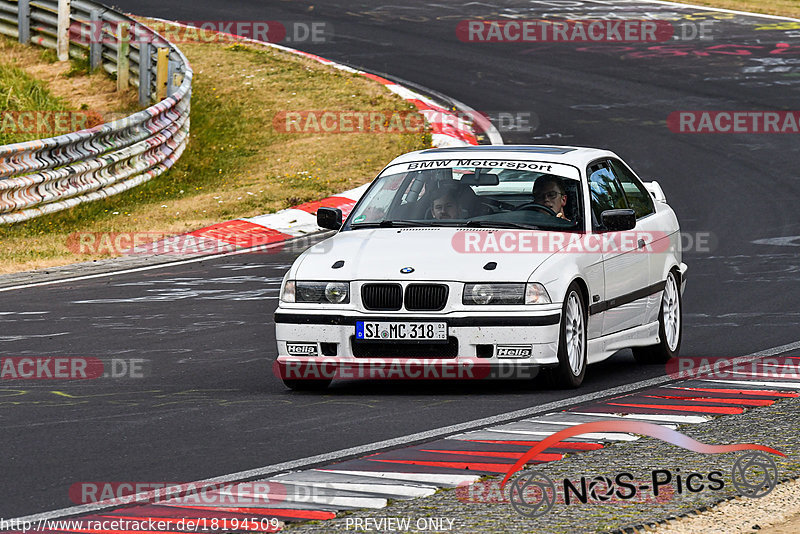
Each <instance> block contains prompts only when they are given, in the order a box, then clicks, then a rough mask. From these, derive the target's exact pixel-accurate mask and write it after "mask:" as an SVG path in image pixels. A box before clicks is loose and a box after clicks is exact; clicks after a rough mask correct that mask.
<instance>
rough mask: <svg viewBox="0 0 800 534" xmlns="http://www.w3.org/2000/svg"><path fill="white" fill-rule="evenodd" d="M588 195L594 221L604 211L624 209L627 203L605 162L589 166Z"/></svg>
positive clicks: (598, 218)
mask: <svg viewBox="0 0 800 534" xmlns="http://www.w3.org/2000/svg"><path fill="white" fill-rule="evenodd" d="M589 194H590V196H591V203H592V212H593V213H594V216H595V219H596V220H598V221H599V220H600V214H601V213H602V212H604V211H605V210H614V209H625V208H627V207H628V203H627V201H626V200H625V195H624V194H623V192H622V188H621V187H620V185H619V182H618V181H617V179H616V178H615V176H614V173H613V172H612V170H611V168H610V166H609V164H608V162H607V161H600V162H597V163H594V164H592V165H590V166H589Z"/></svg>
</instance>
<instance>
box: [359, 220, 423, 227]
mask: <svg viewBox="0 0 800 534" xmlns="http://www.w3.org/2000/svg"><path fill="white" fill-rule="evenodd" d="M399 226H431V224H430V221H409V220H404V219H394V220H392V219H385V220H383V221H379V222H368V223H355V224H351V225H350V227H351V228H395V227H399Z"/></svg>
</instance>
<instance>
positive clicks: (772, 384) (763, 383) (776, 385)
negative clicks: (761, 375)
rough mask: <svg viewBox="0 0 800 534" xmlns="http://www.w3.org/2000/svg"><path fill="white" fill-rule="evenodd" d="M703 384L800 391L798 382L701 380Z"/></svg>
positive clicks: (799, 382)
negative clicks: (714, 383)
mask: <svg viewBox="0 0 800 534" xmlns="http://www.w3.org/2000/svg"><path fill="white" fill-rule="evenodd" d="M702 380H703V382H716V383H719V384H738V385H745V386H750V385H752V386H766V387H773V388H794V389H796V390H798V391H800V381H798V382H774V381H757V380H718V379H705V378H703V379H702Z"/></svg>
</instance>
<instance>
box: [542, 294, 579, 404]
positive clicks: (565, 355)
mask: <svg viewBox="0 0 800 534" xmlns="http://www.w3.org/2000/svg"><path fill="white" fill-rule="evenodd" d="M549 375H550V382H551V383H552V385H554V386H555V387H558V388H562V389H571V388H577V387H578V386H580V385H581V383H583V377H584V376H585V375H586V308H585V306H584V302H583V297H582V296H581V290H580V287H578V284H577V283H575V282H573V283H572V284H570V286H569V287H568V288H567V295H566V297H564V306H563V308H562V311H561V326H560V329H559V335H558V366H557V367H554V368H552V369H549Z"/></svg>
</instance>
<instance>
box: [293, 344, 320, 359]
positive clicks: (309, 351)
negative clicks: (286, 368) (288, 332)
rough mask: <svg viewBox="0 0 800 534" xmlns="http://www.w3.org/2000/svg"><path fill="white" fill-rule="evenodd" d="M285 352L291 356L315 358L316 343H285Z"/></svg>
mask: <svg viewBox="0 0 800 534" xmlns="http://www.w3.org/2000/svg"><path fill="white" fill-rule="evenodd" d="M286 352H288V353H289V355H291V356H316V355H317V344H316V343H287V344H286Z"/></svg>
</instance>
